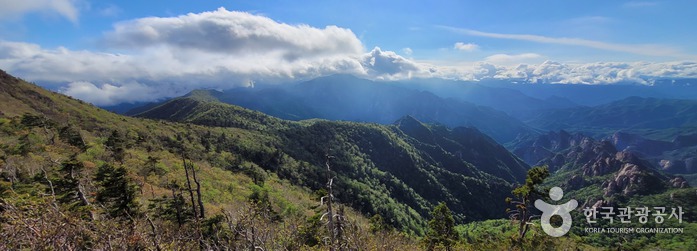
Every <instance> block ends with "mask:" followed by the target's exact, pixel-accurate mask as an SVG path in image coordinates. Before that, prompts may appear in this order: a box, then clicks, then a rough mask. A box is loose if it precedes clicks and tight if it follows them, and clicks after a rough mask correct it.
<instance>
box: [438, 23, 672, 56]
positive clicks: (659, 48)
mask: <svg viewBox="0 0 697 251" xmlns="http://www.w3.org/2000/svg"><path fill="white" fill-rule="evenodd" d="M438 27H440V28H444V29H447V30H450V31H453V32H457V33H460V34H464V35H468V36H476V37H488V38H498V39H509V40H520V41H528V42H535V43H546V44H560V45H572V46H582V47H588V48H594V49H600V50H607V51H617V52H625V53H631V54H636V55H644V56H660V57H665V56H668V57H676V58H684V57H685V54H684V53H682V52H681V51H680V50H678V49H675V48H672V47H669V46H663V45H653V44H618V43H607V42H602V41H596V40H588V39H582V38H566V37H547V36H540V35H532V34H506V33H492V32H483V31H478V30H471V29H462V28H456V27H451V26H438Z"/></svg>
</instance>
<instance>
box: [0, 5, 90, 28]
mask: <svg viewBox="0 0 697 251" xmlns="http://www.w3.org/2000/svg"><path fill="white" fill-rule="evenodd" d="M77 2H78V0H21V1H17V0H0V6H2V8H0V19H2V18H3V17H21V16H23V15H24V14H27V13H30V12H55V13H58V14H59V15H61V16H64V17H65V18H67V19H68V20H70V21H71V22H73V23H77V21H78V14H79V11H78V7H77Z"/></svg>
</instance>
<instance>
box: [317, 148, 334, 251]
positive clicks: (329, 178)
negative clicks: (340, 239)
mask: <svg viewBox="0 0 697 251" xmlns="http://www.w3.org/2000/svg"><path fill="white" fill-rule="evenodd" d="M332 158H334V156H330V155H329V154H327V155H326V162H325V163H324V165H325V166H326V167H327V171H326V174H327V195H326V196H324V197H322V198H321V199H320V204H324V203H325V201H326V203H327V212H326V213H324V214H323V215H322V217H321V218H320V219H322V218H324V217H327V230H329V250H331V251H334V250H336V246H335V245H336V234H337V232H336V229H334V211H333V210H332V200H333V199H334V194H333V192H332V183H333V182H334V178H333V177H332V169H331V166H330V165H329V161H330V160H331V159H332Z"/></svg>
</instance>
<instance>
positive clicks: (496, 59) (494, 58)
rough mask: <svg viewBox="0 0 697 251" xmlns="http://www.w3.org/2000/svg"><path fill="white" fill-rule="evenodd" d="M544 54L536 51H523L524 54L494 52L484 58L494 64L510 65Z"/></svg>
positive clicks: (537, 57)
mask: <svg viewBox="0 0 697 251" xmlns="http://www.w3.org/2000/svg"><path fill="white" fill-rule="evenodd" d="M541 57H542V56H541V55H539V54H536V53H523V54H515V55H510V54H494V55H491V56H488V57H486V58H485V59H484V61H487V62H491V63H494V64H502V65H509V64H520V63H525V62H528V61H530V60H533V59H539V58H541Z"/></svg>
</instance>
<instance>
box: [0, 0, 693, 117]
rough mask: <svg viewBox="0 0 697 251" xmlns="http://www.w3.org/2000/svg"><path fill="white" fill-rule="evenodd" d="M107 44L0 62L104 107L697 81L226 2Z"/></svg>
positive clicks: (29, 49) (645, 67) (149, 24)
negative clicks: (214, 98)
mask: <svg viewBox="0 0 697 251" xmlns="http://www.w3.org/2000/svg"><path fill="white" fill-rule="evenodd" d="M250 27H253V28H254V29H251V28H250ZM194 38H198V39H194ZM199 40H205V41H199ZM102 41H103V43H104V45H107V46H113V47H107V48H106V49H107V51H106V52H95V51H87V50H70V49H67V48H62V47H58V48H43V47H41V46H39V45H36V44H30V43H22V42H10V41H2V40H0V68H1V69H3V70H5V71H7V72H10V73H11V74H15V75H17V76H19V77H22V78H25V79H27V80H29V81H34V82H37V83H40V84H42V85H48V86H51V87H52V88H54V89H58V90H60V91H61V92H63V93H66V94H68V95H71V96H74V97H76V98H79V99H83V100H86V101H88V102H92V103H95V104H98V105H111V104H117V103H121V102H136V101H153V100H157V99H160V98H164V97H172V96H178V95H183V94H185V93H186V92H189V91H191V90H193V89H201V88H216V89H226V88H232V87H235V86H246V85H248V84H249V83H250V82H257V83H265V84H274V83H287V82H295V81H298V80H304V79H310V78H315V77H319V76H325V75H330V74H354V75H357V76H359V77H364V78H369V79H378V80H398V79H407V78H416V77H418V78H430V77H437V78H451V79H461V80H482V79H490V78H498V79H516V80H524V81H530V82H546V83H586V84H601V83H616V82H622V81H634V82H639V83H647V84H648V83H650V79H651V78H652V77H695V78H697V63H691V62H668V63H643V62H639V63H591V64H565V63H557V62H552V61H547V62H544V63H540V64H521V65H517V64H519V63H531V61H536V60H541V59H542V56H540V55H538V54H534V53H524V54H496V55H491V56H489V57H487V58H485V59H484V61H482V62H468V63H464V62H459V63H453V62H440V63H438V62H420V61H415V60H413V59H409V58H405V57H403V56H401V55H399V54H397V53H395V52H393V51H383V50H381V49H380V48H378V47H376V48H374V49H372V50H371V51H366V50H365V49H364V47H363V44H362V43H361V42H360V40H359V39H358V38H357V37H356V35H355V34H353V33H352V32H351V31H350V30H347V29H343V28H339V27H334V26H328V27H325V28H315V27H310V26H307V25H289V24H283V23H279V22H276V21H273V20H271V19H269V18H266V17H261V16H256V15H252V14H249V13H241V12H231V11H227V10H225V9H218V10H216V11H213V12H204V13H200V14H187V15H183V16H178V17H172V18H143V19H136V20H131V21H127V22H123V23H119V24H117V25H116V26H115V28H114V30H113V31H111V32H108V33H107V34H106V35H105V37H104V38H103V40H102ZM109 49H116V50H117V51H119V53H114V52H109V51H108V50H109ZM405 52H408V51H406V50H405ZM405 54H407V55H408V54H409V53H405Z"/></svg>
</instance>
